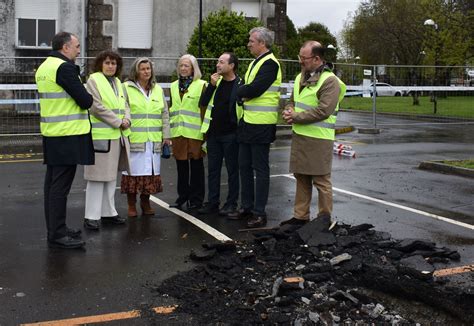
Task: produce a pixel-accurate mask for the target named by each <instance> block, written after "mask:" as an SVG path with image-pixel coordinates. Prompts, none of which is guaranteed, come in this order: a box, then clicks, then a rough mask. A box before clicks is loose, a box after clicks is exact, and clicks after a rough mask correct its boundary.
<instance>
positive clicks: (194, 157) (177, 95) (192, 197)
mask: <svg viewBox="0 0 474 326" xmlns="http://www.w3.org/2000/svg"><path fill="white" fill-rule="evenodd" d="M177 73H178V80H176V81H174V82H173V83H171V89H170V93H171V100H170V104H171V105H170V127H171V137H172V138H171V139H172V143H173V155H174V157H175V159H176V166H177V169H178V198H177V199H176V201H175V203H174V204H171V205H170V207H176V208H178V209H181V208H182V205H183V204H185V203H187V205H188V209H198V208H200V207H201V206H202V202H203V200H204V192H205V190H204V187H205V183H204V163H203V157H204V155H205V153H204V152H203V149H202V144H203V134H202V133H201V125H202V120H203V117H204V113H205V109H206V108H205V107H202V108H201V107H199V100H200V98H201V95H202V93H203V92H204V90H205V89H206V82H205V81H204V80H201V70H200V69H199V65H198V62H197V60H196V58H195V57H194V56H192V55H190V54H185V55H183V56H182V57H181V58H180V59H179V60H178V66H177Z"/></svg>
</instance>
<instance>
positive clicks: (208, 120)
mask: <svg viewBox="0 0 474 326" xmlns="http://www.w3.org/2000/svg"><path fill="white" fill-rule="evenodd" d="M221 80H222V77H221V78H219V79H218V80H217V83H216V89H215V90H214V93H213V94H212V97H211V100H210V101H209V105H208V106H207V108H206V113H205V114H204V119H203V120H202V126H201V132H202V133H203V134H205V133H206V132H207V131H208V130H209V126H210V124H211V120H212V109H213V108H214V96H215V95H216V92H217V88H218V87H219V84H220V83H221ZM236 82H237V81H236ZM242 111H243V108H242V106H240V105H238V104H237V103H236V108H235V114H236V116H237V123H239V120H240V118H242Z"/></svg>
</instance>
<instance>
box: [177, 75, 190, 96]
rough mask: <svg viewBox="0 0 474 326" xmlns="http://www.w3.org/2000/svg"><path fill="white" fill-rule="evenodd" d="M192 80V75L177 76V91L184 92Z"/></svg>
mask: <svg viewBox="0 0 474 326" xmlns="http://www.w3.org/2000/svg"><path fill="white" fill-rule="evenodd" d="M192 82H193V76H188V77H183V76H179V83H178V85H179V91H180V92H181V93H184V92H186V91H187V90H188V88H189V85H191V83H192Z"/></svg>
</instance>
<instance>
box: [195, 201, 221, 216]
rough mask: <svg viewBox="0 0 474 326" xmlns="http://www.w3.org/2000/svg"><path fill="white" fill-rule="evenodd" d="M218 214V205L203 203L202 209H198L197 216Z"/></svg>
mask: <svg viewBox="0 0 474 326" xmlns="http://www.w3.org/2000/svg"><path fill="white" fill-rule="evenodd" d="M217 212H219V204H211V203H205V204H204V206H203V207H202V208H199V209H198V214H214V213H217Z"/></svg>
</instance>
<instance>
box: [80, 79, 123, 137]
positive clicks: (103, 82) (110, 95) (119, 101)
mask: <svg viewBox="0 0 474 326" xmlns="http://www.w3.org/2000/svg"><path fill="white" fill-rule="evenodd" d="M89 78H92V79H93V80H94V81H95V82H96V84H97V89H98V90H99V94H100V97H101V98H102V105H103V106H104V107H105V108H106V109H108V110H111V111H113V112H114V113H115V114H116V115H117V117H118V118H119V119H123V117H124V115H125V98H124V96H123V88H122V83H121V82H120V79H118V78H117V77H114V78H115V85H116V86H117V92H118V95H115V92H114V90H113V88H112V86H111V85H110V82H109V81H108V80H107V77H105V75H104V74H103V73H102V72H95V73H93V74H92V75H90V76H89ZM91 123H92V139H93V140H106V139H119V138H120V135H121V133H122V131H121V129H120V128H114V127H112V126H110V125H109V124H107V123H105V122H103V121H101V120H99V119H98V118H96V117H94V116H91ZM123 135H124V136H129V135H130V129H126V130H124V131H123Z"/></svg>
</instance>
